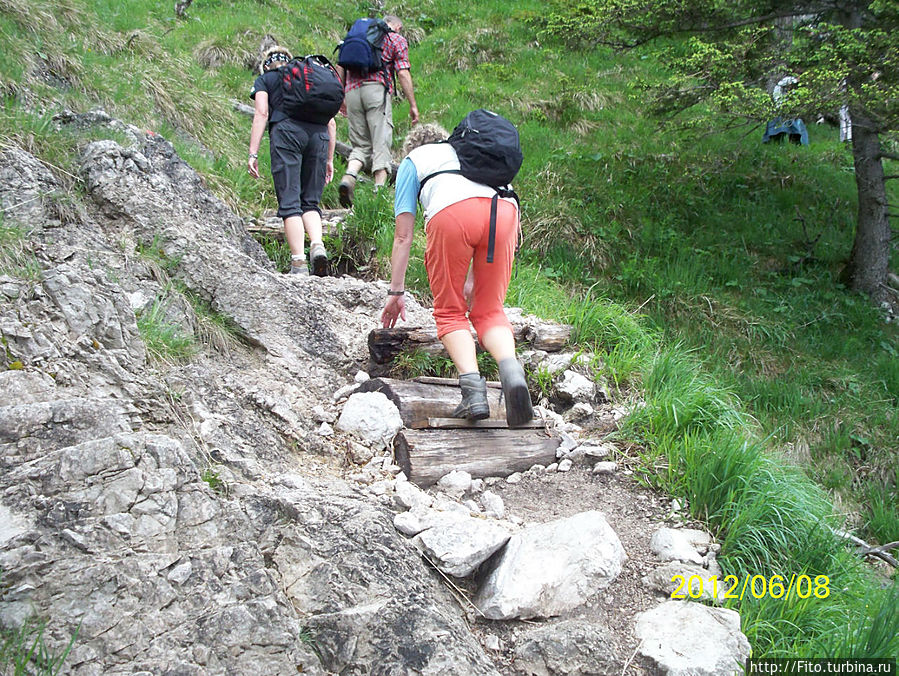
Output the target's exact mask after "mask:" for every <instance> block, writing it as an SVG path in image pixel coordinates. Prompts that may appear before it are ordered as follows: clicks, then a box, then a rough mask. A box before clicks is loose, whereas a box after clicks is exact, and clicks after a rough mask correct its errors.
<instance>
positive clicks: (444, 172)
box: [418, 169, 462, 200]
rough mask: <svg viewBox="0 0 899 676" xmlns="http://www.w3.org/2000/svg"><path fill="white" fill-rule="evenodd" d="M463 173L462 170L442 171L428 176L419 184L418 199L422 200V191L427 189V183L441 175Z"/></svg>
mask: <svg viewBox="0 0 899 676" xmlns="http://www.w3.org/2000/svg"><path fill="white" fill-rule="evenodd" d="M461 173H462V170H461V169H441V170H440V171H435V172H434V173H433V174H428V175H427V176H425V177H424V178H423V179H421V182H420V183H419V184H418V199H419V200H420V199H421V191H422V189H423V188H424V187H425V183H427V182H428V181H430V180H431V179H432V178H434V177H435V176H439V175H440V174H461Z"/></svg>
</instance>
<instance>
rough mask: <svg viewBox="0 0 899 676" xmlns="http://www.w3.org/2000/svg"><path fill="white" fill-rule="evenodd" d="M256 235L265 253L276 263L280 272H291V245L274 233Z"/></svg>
mask: <svg viewBox="0 0 899 676" xmlns="http://www.w3.org/2000/svg"><path fill="white" fill-rule="evenodd" d="M254 237H255V238H256V241H257V242H259V243H260V244H261V245H262V249H263V250H264V251H265V255H266V256H268V257H269V260H271V261H272V262H273V263H274V264H275V267H276V268H277V269H278V272H281V273H286V272H290V247H289V246H287V242H286V241H285V240H284V238H283V237H274V236H272V235H254Z"/></svg>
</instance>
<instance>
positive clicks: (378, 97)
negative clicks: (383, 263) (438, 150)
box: [337, 14, 418, 207]
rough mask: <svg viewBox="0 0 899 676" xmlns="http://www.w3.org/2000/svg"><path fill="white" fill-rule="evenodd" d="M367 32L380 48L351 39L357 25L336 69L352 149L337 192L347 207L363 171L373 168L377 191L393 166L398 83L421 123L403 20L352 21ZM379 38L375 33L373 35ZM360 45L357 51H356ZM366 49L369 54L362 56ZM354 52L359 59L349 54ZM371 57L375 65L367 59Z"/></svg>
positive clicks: (411, 112) (342, 47)
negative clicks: (342, 88)
mask: <svg viewBox="0 0 899 676" xmlns="http://www.w3.org/2000/svg"><path fill="white" fill-rule="evenodd" d="M353 26H354V28H357V27H358V29H359V30H360V31H361V32H363V33H367V34H368V36H369V41H371V42H375V43H376V46H371V45H370V46H369V47H366V45H365V41H364V40H361V39H360V40H359V41H358V42H359V43H361V44H356V43H354V42H353V40H352V34H353V32H354V31H353V29H351V30H350V33H348V34H347V38H346V39H344V41H343V42H342V43H341V44H340V45H338V49H339V50H340V55H339V56H338V59H337V72H338V73H340V76H341V79H342V80H343V81H344V90H345V92H346V115H347V122H348V123H349V136H350V145H351V146H352V151H351V152H350V156H349V158H348V160H347V168H346V173H345V174H344V176H343V178H342V179H341V181H340V186H339V187H338V194H339V198H340V203H341V204H342V205H343V206H345V207H350V206H352V204H353V193H354V191H355V187H356V178H357V176H358V174H359V171H360V170H362V169H369V170H370V171H371V173H372V175H373V177H374V184H375V189H376V190H377V189H378V188H379V187H380V186H382V185H384V183H386V181H387V175H388V172H389V170H390V164H391V160H392V157H391V154H390V146H391V144H392V143H393V103H392V97H393V95H394V94H395V93H396V86H395V83H396V82H398V83H399V86H400V88H401V89H402V90H403V94H404V95H405V97H406V99H407V100H408V101H409V117H410V118H411V120H412V124H413V125H415V124H417V123H418V106H417V105H416V103H415V92H414V89H413V86H412V75H411V73H410V69H411V68H412V65H411V63H410V62H409V43H408V42H406V38H404V37H403V36H402V35H400V32H401V31H402V30H403V22H402V21H401V20H400V19H399V17H396V16H393V15H390V14H388V15H387V16H385V17H384V19H383V20H381V19H360V20H358V21H357V22H355V23H354V24H353ZM375 36H376V37H375ZM356 47H358V49H359V51H356V49H355V48H356ZM366 52H367V53H368V56H367V57H364V56H362V55H363V54H365V53H366ZM351 56H353V57H356V58H351ZM367 59H373V62H372V63H365V61H366V60H367Z"/></svg>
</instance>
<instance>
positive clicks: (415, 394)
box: [358, 378, 506, 427]
mask: <svg viewBox="0 0 899 676" xmlns="http://www.w3.org/2000/svg"><path fill="white" fill-rule="evenodd" d="M358 391H360V392H383V393H384V394H385V395H386V396H387V398H388V399H390V401H392V402H393V403H394V404H395V405H396V407H397V408H398V409H399V411H400V417H401V418H402V419H403V424H404V425H406V426H407V427H412V426H413V425H415V424H420V423H427V421H428V419H429V418H452V416H453V411H454V410H455V408H456V406H458V405H459V402H461V401H462V393H461V391H460V390H459V387H458V383H456V385H454V386H450V385H432V384H430V383H421V382H416V381H414V380H396V379H394V378H372V379H371V380H367V381H365V382H364V383H362V385H360V387H359V390H358ZM500 393H501V390H497V389H495V388H488V389H487V404H488V405H489V406H490V417H491V418H495V419H499V420H502V421H503V423H505V419H506V409H505V405H504V404H502V403H500Z"/></svg>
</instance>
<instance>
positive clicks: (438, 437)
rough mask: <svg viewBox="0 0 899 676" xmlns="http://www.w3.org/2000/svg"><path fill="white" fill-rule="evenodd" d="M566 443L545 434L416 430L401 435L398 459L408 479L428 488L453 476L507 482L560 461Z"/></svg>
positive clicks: (396, 447) (396, 441)
mask: <svg viewBox="0 0 899 676" xmlns="http://www.w3.org/2000/svg"><path fill="white" fill-rule="evenodd" d="M560 443H561V440H560V439H558V438H553V437H551V436H550V435H548V434H547V433H546V432H545V431H542V430H530V429H515V430H510V429H464V430H411V429H406V430H403V431H401V432H400V433H399V434H397V435H396V438H395V439H394V442H393V454H394V458H395V459H396V463H397V465H399V466H400V467H401V468H402V470H403V472H405V474H406V477H407V478H408V479H409V480H410V481H412V482H413V483H415V484H416V485H418V486H421V487H423V488H425V487H428V486H431V485H433V484H435V483H437V480H438V479H440V477H442V476H444V475H445V474H449V473H450V472H452V471H453V470H461V471H465V472H468V473H469V474H471V476H472V477H474V478H484V477H488V476H499V477H506V476H509V475H510V474H512V473H513V472H523V471H526V470H528V469H530V468H531V467H532V466H534V465H538V464H539V465H549V464H550V463H552V462H555V460H556V449H557V448H558V447H559V444H560Z"/></svg>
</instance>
